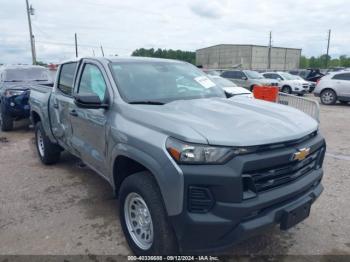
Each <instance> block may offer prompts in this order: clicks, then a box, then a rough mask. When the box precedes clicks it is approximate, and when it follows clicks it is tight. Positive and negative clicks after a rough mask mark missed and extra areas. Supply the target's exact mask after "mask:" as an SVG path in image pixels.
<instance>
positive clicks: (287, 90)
mask: <svg viewBox="0 0 350 262" xmlns="http://www.w3.org/2000/svg"><path fill="white" fill-rule="evenodd" d="M281 91H282V93H286V94H291V93H292V89H291V88H290V87H289V86H284V87H282V90H281Z"/></svg>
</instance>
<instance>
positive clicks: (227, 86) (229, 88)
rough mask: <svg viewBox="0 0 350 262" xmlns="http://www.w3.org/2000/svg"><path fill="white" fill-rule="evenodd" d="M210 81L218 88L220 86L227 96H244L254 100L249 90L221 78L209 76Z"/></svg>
mask: <svg viewBox="0 0 350 262" xmlns="http://www.w3.org/2000/svg"><path fill="white" fill-rule="evenodd" d="M210 79H211V80H212V81H213V82H214V83H215V84H216V85H218V86H221V88H222V89H223V90H224V91H225V93H226V94H227V95H229V96H237V95H239V96H245V97H249V98H254V96H253V94H252V92H250V91H249V90H247V89H245V88H243V87H240V86H237V85H236V84H235V83H233V82H232V81H230V80H227V79H225V78H223V77H221V76H214V75H211V76H210Z"/></svg>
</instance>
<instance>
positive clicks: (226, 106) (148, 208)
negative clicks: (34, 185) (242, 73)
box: [30, 57, 326, 255]
mask: <svg viewBox="0 0 350 262" xmlns="http://www.w3.org/2000/svg"><path fill="white" fill-rule="evenodd" d="M30 105H31V119H32V121H33V123H34V124H35V136H36V146H37V151H38V155H39V157H40V159H41V161H42V162H43V163H44V164H53V163H55V162H57V161H58V160H59V157H60V153H61V151H62V150H67V151H69V152H70V153H72V154H73V155H75V156H77V157H79V158H80V159H82V161H83V162H84V163H85V164H86V165H88V166H89V167H90V168H92V169H93V170H95V171H96V173H98V174H99V175H101V176H102V177H103V178H105V179H106V180H107V181H108V182H109V183H110V184H111V186H112V189H113V191H114V193H115V194H116V196H118V199H119V201H118V205H119V208H118V209H119V212H120V221H121V226H122V229H123V231H124V234H125V236H126V239H127V242H128V244H129V246H130V247H131V249H132V250H133V252H134V253H135V254H137V255H150V254H151V255H154V254H177V253H179V252H181V253H187V252H211V251H212V250H216V251H217V250H220V249H225V248H227V247H229V246H231V245H232V244H234V243H237V242H238V241H241V240H243V239H245V238H247V237H250V236H252V235H253V234H257V233H259V232H261V231H263V230H265V229H267V228H269V227H271V226H273V225H275V224H279V225H280V228H281V229H283V230H286V229H288V228H290V227H292V226H294V225H295V224H297V223H299V222H300V221H302V220H303V219H305V218H306V217H308V216H309V213H310V209H311V205H312V203H313V202H314V201H315V200H316V199H317V197H318V196H319V195H320V194H321V192H322V190H323V187H322V184H321V179H322V176H323V170H322V163H323V158H324V154H325V150H326V144H325V140H324V138H323V137H322V135H321V134H320V133H319V132H318V123H317V122H316V121H315V120H313V119H312V118H311V117H309V116H308V115H306V114H304V113H303V112H301V111H298V110H296V109H294V108H291V107H288V106H284V105H278V104H275V103H270V102H265V101H260V100H257V99H248V98H245V97H241V96H234V97H232V98H230V99H228V98H227V97H226V96H225V93H224V92H223V90H222V89H221V88H219V87H218V86H217V85H215V83H214V82H212V81H211V80H210V79H209V78H208V77H207V76H206V75H205V73H203V72H202V71H200V70H199V69H197V68H196V67H194V66H192V65H190V64H188V63H185V62H180V61H175V60H165V59H155V58H132V57H130V58H112V59H107V58H82V59H80V60H79V61H70V62H66V63H63V64H61V65H60V67H59V70H58V74H57V78H56V81H55V84H54V87H53V89H52V91H51V90H47V89H45V88H40V86H37V88H33V90H32V93H31V96H30Z"/></svg>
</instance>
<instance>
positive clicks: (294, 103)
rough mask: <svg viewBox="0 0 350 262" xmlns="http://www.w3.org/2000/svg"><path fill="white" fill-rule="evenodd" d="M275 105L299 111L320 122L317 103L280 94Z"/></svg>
mask: <svg viewBox="0 0 350 262" xmlns="http://www.w3.org/2000/svg"><path fill="white" fill-rule="evenodd" d="M277 103H279V104H282V105H287V106H291V107H294V108H296V109H299V110H300V111H303V112H304V113H306V114H308V115H310V116H311V117H313V118H314V119H316V120H317V121H318V122H320V106H319V104H318V102H317V101H314V100H311V99H308V98H304V97H299V96H294V95H289V94H285V93H281V92H280V93H279V94H278V99H277Z"/></svg>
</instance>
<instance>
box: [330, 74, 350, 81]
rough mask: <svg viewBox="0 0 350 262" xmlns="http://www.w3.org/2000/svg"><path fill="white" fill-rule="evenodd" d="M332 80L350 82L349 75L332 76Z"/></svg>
mask: <svg viewBox="0 0 350 262" xmlns="http://www.w3.org/2000/svg"><path fill="white" fill-rule="evenodd" d="M332 79H337V80H348V81H350V73H344V74H337V75H335V76H333V78H332Z"/></svg>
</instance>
